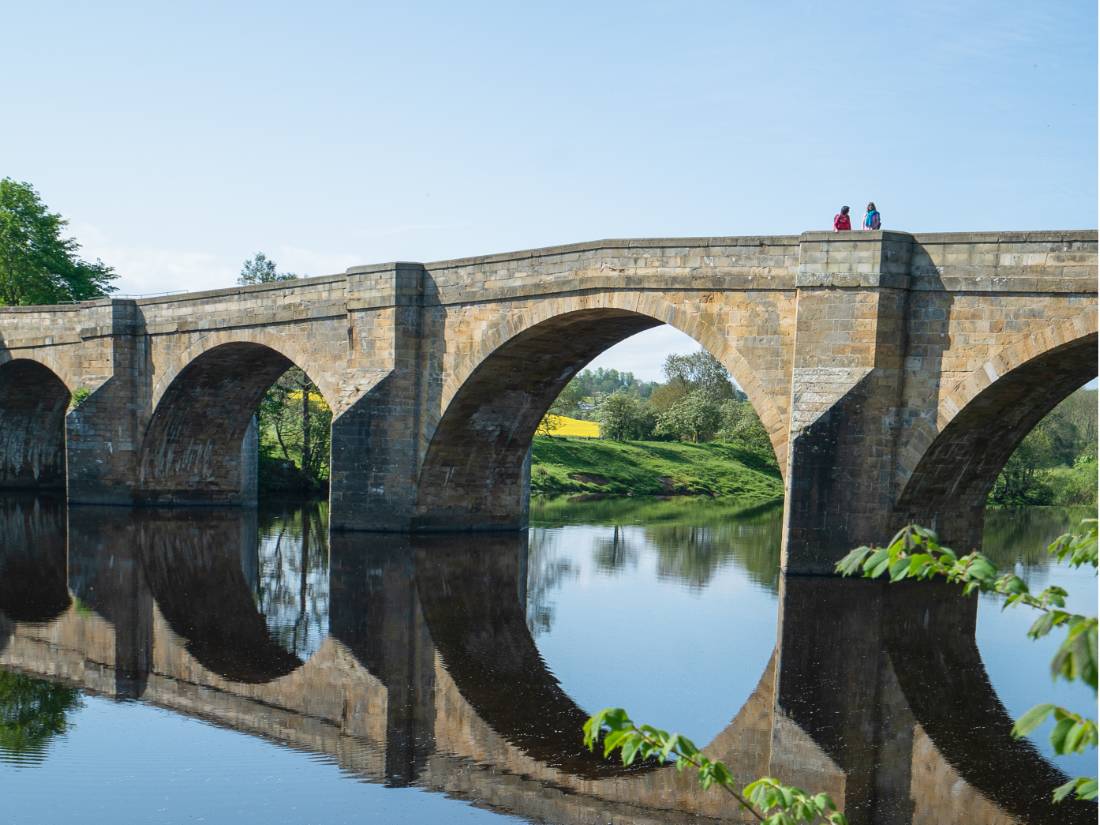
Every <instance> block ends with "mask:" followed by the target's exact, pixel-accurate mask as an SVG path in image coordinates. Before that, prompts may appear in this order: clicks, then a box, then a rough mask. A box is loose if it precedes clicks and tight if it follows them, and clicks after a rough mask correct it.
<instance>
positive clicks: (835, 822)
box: [584, 708, 848, 825]
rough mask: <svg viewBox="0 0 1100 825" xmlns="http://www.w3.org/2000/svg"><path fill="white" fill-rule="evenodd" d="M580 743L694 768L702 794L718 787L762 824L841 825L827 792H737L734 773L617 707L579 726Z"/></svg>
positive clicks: (629, 759) (754, 785)
mask: <svg viewBox="0 0 1100 825" xmlns="http://www.w3.org/2000/svg"><path fill="white" fill-rule="evenodd" d="M584 743H585V745H586V746H587V747H588V749H589V750H595V749H596V747H597V746H599V745H600V744H601V743H602V745H603V755H604V757H609V756H611V754H613V753H614V752H615V751H618V752H619V755H620V758H621V759H622V762H623V764H624V765H632V764H634V762H635V761H637V760H643V761H645V760H652V761H654V762H657V763H659V764H673V765H675V766H676V769H677V770H678V771H684V770H685V769H687V768H691V769H693V770H694V771H695V772H696V774H697V776H698V780H699V784H700V786H701V787H702V788H703V790H707V789H709V788H711V787H713V786H717V787H719V788H721V789H722V790H724V791H725V792H726V793H728V794H729V795H730V796H731V797H732V798H733V799H734V800H736V802H737V804H738V805H739V806H740V807H741V808H743V809H744V810H746V811H748V812H749V813H751V814H752V816H753V817H754V818H755V819H757V820H758V821H759V822H763V823H766V825H796V823H815V822H823V823H830V824H831V825H846V823H847V822H848V820H847V819H846V818H845V816H844V814H842V813H840V812H839V811H838V810H837V807H836V803H835V802H833V800H832V798H831V797H830V796H829V795H828V794H824V793H819V794H813V795H811V794H808V793H806V792H805V791H804V790H802V789H801V788H796V787H793V786H789V785H784V784H782V783H781V782H779V781H778V780H776V779H773V778H772V777H763V778H761V779H757V780H755V781H754V782H750V783H749V784H748V785H746V786H745V787H744V788H742V789H741V790H740V791H739V790H738V789H737V786H738V783H737V781H736V780H735V779H734V776H733V773H732V772H731V771H730V769H729V768H728V767H727V766H726V765H725V764H724V763H723V762H719V761H717V760H714V759H711V758H709V757H708V756H706V755H704V754H703V753H702V751H700V750H699V748H698V747H696V746H695V743H694V742H692V741H691V740H690V739H688V738H687V737H686V736H681V735H680V734H678V733H669V732H668V731H664V730H661V729H660V728H655V727H653V726H652V725H641V726H639V725H637V724H635V723H634V722H633V720H631V718H630V716H629V715H628V714H627V712H626V711H625V710H623V709H622V708H604V709H603V710H601V711H600V712H599V713H597V714H595V715H594V716H591V717H589V719H588V721H587V722H585V723H584Z"/></svg>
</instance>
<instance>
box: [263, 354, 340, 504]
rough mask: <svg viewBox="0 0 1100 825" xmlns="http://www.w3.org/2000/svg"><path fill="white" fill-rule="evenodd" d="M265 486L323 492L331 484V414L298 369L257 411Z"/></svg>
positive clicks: (276, 385) (285, 376)
mask: <svg viewBox="0 0 1100 825" xmlns="http://www.w3.org/2000/svg"><path fill="white" fill-rule="evenodd" d="M258 417H259V427H260V486H261V487H262V488H264V489H266V490H268V491H271V490H275V489H279V490H285V491H296V492H304V493H311V492H320V491H322V490H324V489H325V487H326V485H327V483H328V474H329V452H330V447H331V442H332V410H330V409H329V406H328V404H326V403H325V399H324V398H323V397H322V396H321V393H320V391H319V390H318V389H317V385H316V384H314V383H313V382H312V381H311V380H310V379H309V376H307V375H306V374H305V373H304V372H303V371H302V370H300V369H299V368H298V367H291V368H290V369H289V370H287V371H286V372H285V373H284V374H283V375H282V376H281V377H280V378H279V380H278V381H276V382H275V383H274V384H273V385H272V386H271V388H270V389H269V390H268V391H267V392H266V393H265V394H264V397H263V399H262V400H261V401H260V408H259V411H258Z"/></svg>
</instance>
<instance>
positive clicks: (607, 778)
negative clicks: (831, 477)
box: [0, 501, 1096, 825]
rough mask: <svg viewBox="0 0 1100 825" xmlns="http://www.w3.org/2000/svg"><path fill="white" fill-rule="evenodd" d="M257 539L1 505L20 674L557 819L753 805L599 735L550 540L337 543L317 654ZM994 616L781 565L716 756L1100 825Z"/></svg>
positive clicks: (221, 522) (4, 616) (210, 520)
mask: <svg viewBox="0 0 1100 825" xmlns="http://www.w3.org/2000/svg"><path fill="white" fill-rule="evenodd" d="M256 532H257V531H256V515H255V512H251V513H249V511H247V510H245V511H243V512H242V511H241V510H238V511H236V512H229V511H226V510H209V511H202V512H197V511H191V512H181V511H180V510H179V509H176V510H160V509H152V508H150V509H146V510H134V511H130V512H125V513H122V514H121V515H120V513H119V511H118V510H111V509H107V508H96V507H86V508H72V509H70V510H69V513H68V519H67V520H66V515H65V511H64V509H63V508H54V509H48V508H42V507H40V506H39V505H38V504H34V505H32V506H23V505H20V504H19V503H18V502H14V503H13V502H10V501H9V502H4V503H3V504H0V537H2V538H3V539H4V540H3V542H0V669H5V670H11V671H16V672H21V673H25V674H30V675H33V676H38V677H42V678H48V679H51V680H53V681H57V682H61V683H65V684H69V685H73V686H76V687H80V688H82V689H84V690H88V691H92V692H95V693H99V694H102V695H105V696H108V697H114V698H129V699H141V700H142V701H144V702H148V703H151V704H153V705H157V706H159V707H164V708H168V709H170V710H173V711H175V712H178V713H182V714H186V715H189V716H194V717H197V718H202V719H206V720H208V721H211V722H213V723H215V724H218V725H221V726H224V727H228V728H231V729H235V730H239V731H243V732H246V733H249V734H252V735H255V736H260V737H263V738H266V739H269V740H273V741H275V742H278V743H280V744H282V745H284V746H287V747H292V748H296V749H300V750H305V751H309V752H312V753H318V754H323V755H325V756H327V757H329V758H331V759H332V760H334V761H335V762H336V763H337V764H339V765H340V766H341V767H342V768H343V769H344V770H345V771H347V772H349V773H350V774H352V775H355V776H358V777H361V778H364V779H366V780H368V781H372V782H385V783H387V784H389V785H395V786H405V785H410V784H416V785H418V786H421V787H425V788H427V789H430V790H435V791H441V792H444V793H447V794H448V795H451V796H457V797H459V798H465V799H471V800H474V801H476V802H477V803H478V804H482V805H486V804H487V805H490V806H492V807H494V808H497V809H499V810H502V811H505V812H510V813H518V814H520V815H522V816H525V817H528V818H531V819H534V820H536V821H546V822H555V823H577V825H582V823H583V825H588V823H592V822H607V823H615V825H627V823H641V824H642V825H650V824H652V825H657V823H683V825H687V823H691V822H698V821H699V819H698V817H699V816H706V817H718V818H728V817H735V818H736V813H737V812H736V811H734V810H732V809H731V806H729V805H728V802H727V799H726V798H725V797H724V795H722V794H717V793H713V792H711V793H706V792H703V791H701V790H700V788H699V786H698V783H697V782H695V781H694V780H693V779H692V777H691V776H690V775H689V774H680V773H679V772H677V771H676V770H675V769H674V768H671V767H668V768H657V767H656V766H652V765H651V766H641V767H640V768H639V767H637V766H635V767H632V768H630V769H624V768H623V767H622V766H621V765H620V764H618V763H615V762H608V761H604V760H602V759H599V758H597V757H596V756H594V755H593V754H591V753H589V752H588V751H587V750H585V749H584V748H583V747H582V746H581V741H580V729H581V725H582V723H583V722H584V720H585V718H586V716H587V714H586V713H585V711H584V710H582V709H581V708H580V707H578V706H577V705H576V703H575V702H574V701H573V700H572V699H571V698H570V696H569V695H568V693H567V692H566V691H565V690H564V689H563V686H562V685H561V684H559V683H558V681H557V679H556V678H555V677H554V675H553V674H552V673H551V671H550V670H549V668H548V667H547V665H546V663H545V662H544V661H543V659H542V657H541V655H540V654H539V651H538V649H537V647H536V645H535V642H534V639H533V638H532V636H531V634H530V632H529V630H528V627H527V624H526V610H525V600H526V595H525V590H526V584H527V580H528V579H527V573H526V569H525V562H526V559H527V557H528V548H527V535H526V534H525V533H518V534H517V533H500V534H497V535H495V536H488V537H486V536H476V537H474V536H453V535H452V536H446V537H441V536H423V535H421V536H415V535H413V536H410V535H362V534H354V533H344V534H336V535H333V537H332V546H331V559H332V564H331V568H330V575H331V581H330V625H329V635H328V636H327V638H326V639H325V640H324V641H323V643H322V644H321V645H320V647H319V648H318V649H317V650H316V652H314V653H313V654H312V655H311V656H309V657H308V658H307V659H306V660H305V661H303V660H302V659H301V658H299V657H298V656H297V655H295V654H293V653H291V652H289V651H288V650H286V649H285V648H284V647H283V646H281V645H280V643H279V642H278V641H277V640H276V639H274V638H273V637H272V635H271V633H270V632H269V630H268V627H267V625H266V623H265V617H264V616H263V615H262V614H260V612H259V611H258V609H257V606H256V601H255V598H254V596H255V582H252V581H250V580H249V577H250V575H251V574H250V573H249V571H250V570H252V571H254V570H255V564H254V562H250V561H249V559H248V556H249V554H250V553H254V552H255V547H256ZM486 594H491V596H492V597H491V598H486ZM78 600H79V601H78ZM976 607H977V602H976V599H973V598H961V597H959V595H958V594H957V592H955V590H954V589H952V588H948V587H937V586H936V585H935V584H927V583H925V584H922V585H919V586H915V587H906V586H904V585H887V584H886V583H884V582H867V581H858V580H844V579H825V578H821V577H783V578H781V580H780V584H779V617H778V620H777V624H778V628H779V632H778V636H777V638H776V648H775V653H774V654H773V656H772V658H771V660H770V661H769V662H768V663H767V664H766V665H765V666H764V667H763V672H762V673H761V674H760V678H759V681H758V683H757V685H756V688H755V690H754V691H753V692H752V694H751V695H750V696H749V697H748V699H747V701H746V702H745V703H744V705H743V706H742V707H741V708H740V710H737V709H736V708H731V711H736V713H735V714H734V715H733V716H732V718H731V721H730V722H729V724H728V725H727V726H726V727H725V728H724V729H723V730H721V731H720V732H718V734H717V735H716V736H715V737H714V738H713V739H712V741H711V742H710V743H709V745H708V746H707V748H706V750H707V752H708V753H709V754H710V755H711V756H712V757H714V758H719V759H722V760H723V761H725V762H726V763H727V764H728V765H729V766H730V767H731V768H732V769H733V770H734V772H735V773H736V775H737V776H738V777H745V778H748V777H757V776H764V775H773V776H782V777H784V778H785V780H786V781H788V782H791V783H793V784H797V785H800V786H802V787H808V788H813V789H815V790H825V791H828V792H830V793H831V794H832V795H833V796H834V798H835V799H836V800H837V801H838V803H839V804H841V805H842V807H843V808H844V810H845V811H846V812H847V814H848V816H849V819H850V821H851V822H852V823H853V825H869V823H876V825H877V823H892V824H893V825H931V823H935V824H936V825H952V823H957V825H983V823H984V825H1009V823H1024V822H1026V823H1032V825H1036V824H1037V823H1050V824H1051V825H1054V823H1058V825H1073V824H1075V823H1085V822H1095V817H1096V808H1095V806H1094V805H1091V804H1088V803H1076V802H1066V803H1063V804H1061V805H1054V804H1053V803H1051V801H1050V789H1052V788H1054V787H1056V786H1057V785H1059V784H1061V783H1062V782H1064V781H1066V777H1065V776H1064V775H1062V774H1061V773H1060V772H1059V771H1058V770H1057V769H1055V768H1054V767H1053V766H1051V765H1050V764H1049V763H1048V762H1047V761H1046V760H1044V759H1043V758H1042V757H1041V756H1040V755H1039V754H1038V753H1037V752H1036V751H1035V749H1034V748H1033V747H1032V746H1031V745H1030V743H1028V742H1026V741H1020V740H1016V739H1013V738H1012V736H1011V728H1012V720H1011V718H1010V717H1009V715H1008V714H1007V713H1006V711H1005V709H1004V707H1003V706H1002V705H1001V703H1000V701H999V699H998V698H997V696H996V694H995V692H994V691H993V689H992V687H991V685H990V684H989V681H988V679H987V678H986V676H985V670H984V667H983V666H982V663H981V658H980V654H979V652H978V648H977V645H976V643H975V641H974V627H975V617H976ZM823 615H827V616H830V617H832V620H831V621H829V622H822V621H821V616H823ZM731 655H736V650H735V649H731ZM960 697H963V701H960ZM746 781H747V779H746ZM739 821H751V820H750V819H748V817H747V815H742V819H740V820H739Z"/></svg>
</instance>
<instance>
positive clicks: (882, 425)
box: [783, 232, 913, 573]
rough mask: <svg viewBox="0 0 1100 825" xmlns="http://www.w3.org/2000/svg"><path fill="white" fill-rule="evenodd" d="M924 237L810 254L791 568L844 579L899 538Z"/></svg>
mask: <svg viewBox="0 0 1100 825" xmlns="http://www.w3.org/2000/svg"><path fill="white" fill-rule="evenodd" d="M912 255H913V238H912V236H910V235H905V234H902V233H895V232H883V233H882V235H881V238H876V239H874V240H868V241H863V242H860V241H838V240H836V236H835V235H834V234H829V235H825V234H824V233H820V234H817V235H811V236H804V238H803V242H802V245H801V254H800V259H799V270H798V275H797V276H796V286H797V289H798V299H797V309H796V315H795V346H794V365H793V369H792V375H791V423H790V429H791V432H790V450H789V454H788V457H787V472H786V489H785V493H786V496H785V512H784V531H783V545H784V546H783V569H784V570H786V571H788V572H791V573H832V572H833V565H834V564H835V562H836V560H837V559H838V558H840V557H841V556H843V555H844V553H846V552H847V551H848V550H850V549H851V548H853V547H855V546H857V545H860V544H864V543H870V542H881V541H883V540H884V538H887V537H888V533H889V532H890V530H891V511H892V509H893V496H894V490H893V487H894V456H895V451H896V439H897V430H898V425H899V421H900V407H901V405H902V403H903V398H902V388H903V382H904V370H903V366H904V358H905V355H906V333H907V330H906V315H907V311H908V309H909V306H908V304H909V286H910V276H909V272H910V266H911V258H912Z"/></svg>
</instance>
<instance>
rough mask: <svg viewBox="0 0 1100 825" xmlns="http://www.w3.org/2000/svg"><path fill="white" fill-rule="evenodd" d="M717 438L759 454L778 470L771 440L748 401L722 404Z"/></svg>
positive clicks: (733, 401) (732, 401) (731, 401)
mask: <svg viewBox="0 0 1100 825" xmlns="http://www.w3.org/2000/svg"><path fill="white" fill-rule="evenodd" d="M718 438H720V439H722V440H723V441H733V442H736V443H738V444H740V445H741V446H742V447H744V448H746V449H748V450H750V451H752V452H753V453H755V454H756V455H758V456H760V458H761V459H763V460H764V461H766V462H767V463H768V464H769V465H770V466H772V467H774V468H775V470H776V472H778V471H779V462H778V461H777V460H776V458H775V450H774V449H773V448H772V440H771V438H770V437H769V436H768V431H767V430H765V429H764V425H763V424H762V423H760V416H758V415H757V414H756V410H754V409H753V406H752V404H750V403H749V402H748V401H737V400H730V401H726V402H724V403H723V404H722V426H721V427H720V428H719V430H718Z"/></svg>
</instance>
